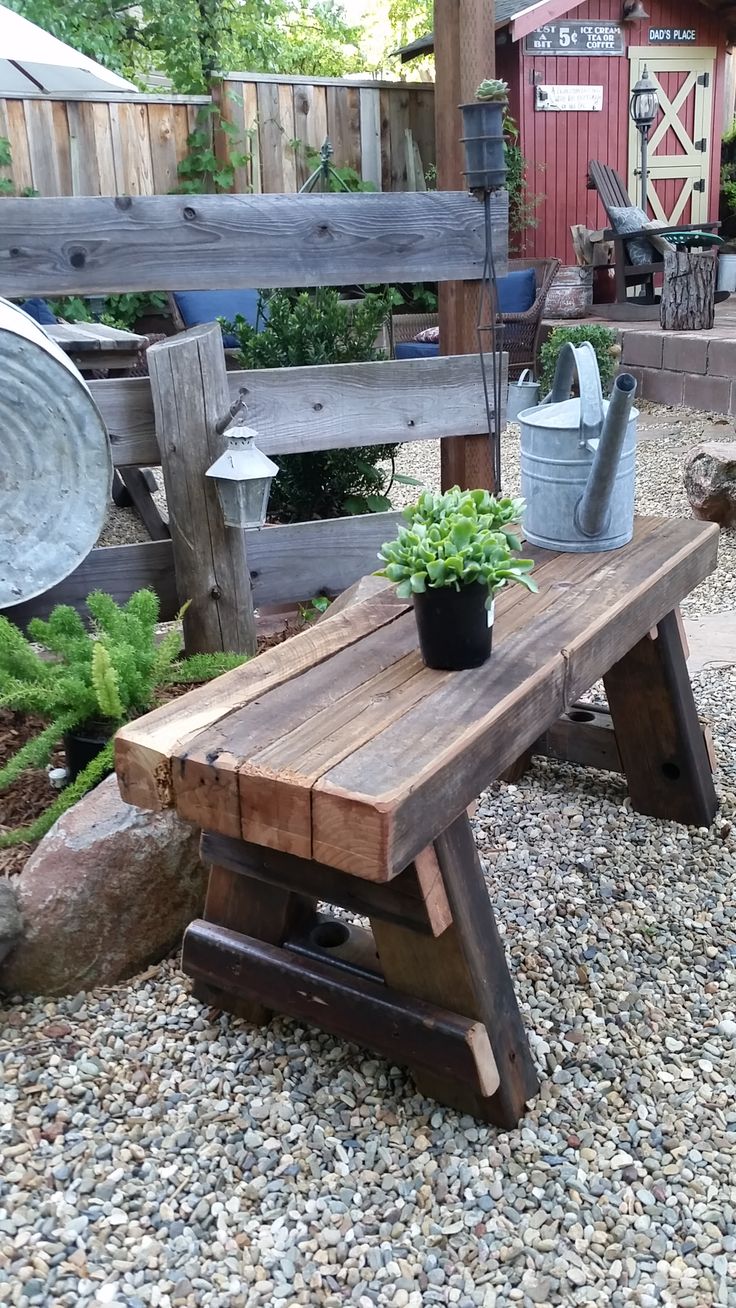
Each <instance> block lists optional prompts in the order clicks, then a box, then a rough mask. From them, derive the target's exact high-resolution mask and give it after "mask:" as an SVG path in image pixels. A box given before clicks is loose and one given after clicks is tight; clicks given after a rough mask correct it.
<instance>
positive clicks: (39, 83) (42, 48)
mask: <svg viewBox="0 0 736 1308" xmlns="http://www.w3.org/2000/svg"><path fill="white" fill-rule="evenodd" d="M136 90H137V87H135V86H134V85H133V83H132V82H128V81H126V79H125V78H124V77H118V75H117V73H110V72H108V70H107V69H106V68H103V66H102V64H98V63H95V61H94V59H88V58H87V56H86V55H83V54H79V52H78V51H77V50H73V49H72V47H71V46H70V45H65V44H64V42H63V41H58V40H57V39H56V37H55V36H51V35H50V33H49V32H45V31H44V30H43V28H42V27H37V26H36V24H35V23H31V22H29V21H28V19H27V18H23V16H22V15H21V14H16V13H15V12H14V10H12V9H6V8H5V6H4V5H0V95H11V94H12V95H18V94H21V95H23V94H25V95H29V94H33V93H34V92H36V93H37V94H40V93H42V92H45V93H46V94H47V95H54V94H65V95H74V94H78V93H79V92H83V93H84V92H94V91H129V92H130V91H136Z"/></svg>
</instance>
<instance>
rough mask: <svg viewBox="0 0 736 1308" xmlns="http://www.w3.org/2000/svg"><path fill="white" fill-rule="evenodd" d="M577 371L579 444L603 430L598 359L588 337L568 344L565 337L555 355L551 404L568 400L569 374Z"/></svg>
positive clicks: (590, 439)
mask: <svg viewBox="0 0 736 1308" xmlns="http://www.w3.org/2000/svg"><path fill="white" fill-rule="evenodd" d="M574 373H577V375H578V386H579V388H580V444H581V445H587V444H588V442H589V441H594V440H597V438H598V437H599V436H600V434H601V431H602V430H603V391H602V389H601V375H600V373H599V371H598V360H597V359H596V357H595V350H594V349H593V346H592V345H591V343H590V341H583V343H582V345H571V344H570V342H569V341H565V344H564V345H563V346H562V349H561V350H560V353H559V354H558V356H557V367H556V368H555V379H554V382H553V383H552V392H551V395H550V399H551V401H552V403H553V404H560V403H562V401H563V400H569V398H570V391H571V390H572V379H573V374H574Z"/></svg>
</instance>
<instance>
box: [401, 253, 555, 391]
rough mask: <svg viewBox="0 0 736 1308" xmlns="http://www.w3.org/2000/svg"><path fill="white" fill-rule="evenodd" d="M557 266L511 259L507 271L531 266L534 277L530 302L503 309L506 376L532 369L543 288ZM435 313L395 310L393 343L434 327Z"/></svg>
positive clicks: (552, 262) (551, 262) (544, 297)
mask: <svg viewBox="0 0 736 1308" xmlns="http://www.w3.org/2000/svg"><path fill="white" fill-rule="evenodd" d="M559 266H560V261H559V259H511V260H509V272H521V271H523V269H525V268H533V269H534V275H535V281H536V291H537V293H536V295H535V297H534V303H533V304H532V305H531V307H530V308H529V309H526V310H525V312H524V313H504V314H502V315H501V321H502V323H503V344H502V348H503V349H504V350H507V351H508V356H509V377H510V378H512V379H513V378H516V377H518V376H519V375H520V373H522V372H523V371H524V369H525V368H533V369H534V370H536V366H537V354H538V351H539V341H540V337H541V334H542V320H543V317H544V306H545V302H546V300H547V292H548V291H549V288H550V286H551V285H552V282H553V280H554V278H555V275H556V273H557V269H558V268H559ZM438 323H439V317H438V315H437V314H436V313H399V314H394V315H393V317H392V319H391V329H392V335H393V340H394V345H400V344H403V343H404V342H406V341H413V340H414V338H415V337H416V334H417V332H421V331H424V329H425V328H426V327H436V326H437V324H438Z"/></svg>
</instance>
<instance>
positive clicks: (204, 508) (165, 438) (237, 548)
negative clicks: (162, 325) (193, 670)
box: [147, 324, 256, 654]
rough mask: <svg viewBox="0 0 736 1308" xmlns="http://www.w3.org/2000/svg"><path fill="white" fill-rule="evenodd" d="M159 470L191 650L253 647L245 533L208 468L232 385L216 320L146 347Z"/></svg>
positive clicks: (249, 650)
mask: <svg viewBox="0 0 736 1308" xmlns="http://www.w3.org/2000/svg"><path fill="white" fill-rule="evenodd" d="M147 357H148V366H149V369H150V374H151V390H152V394H153V403H154V411H155V414H156V431H157V434H158V445H159V449H160V450H161V470H162V472H163V476H164V486H165V488H166V504H167V508H168V511H169V530H170V532H171V543H172V548H173V553H174V564H175V571H176V583H177V590H178V592H179V597H180V599H181V602H182V604H184V603H185V602H186V603H187V604H188V607H187V609H186V612H185V613H184V624H183V625H184V645H185V649H186V651H187V653H188V654H194V653H211V652H213V651H215V650H234V651H238V652H242V653H245V654H254V653H255V648H256V623H255V613H254V608H253V592H252V589H251V583H250V575H249V572H248V562H247V554H246V542H245V536H246V533H245V532H242V531H238V530H237V528H235V527H227V526H225V523H224V520H223V516H222V510H221V508H220V504H219V501H218V498H217V492H216V489H215V485H214V482H213V481H212V479H211V478H209V477H207V476H206V475H205V474H206V472H207V469H208V468H209V467H210V465H211V464H212V463H214V461H215V459H216V458H218V456H219V455H220V454H222V452H223V451H224V449H225V445H226V440H225V437H224V436H223V435H222V434H220V433H219V432H218V431H217V425H218V423H219V422H220V421H221V419H222V418H223V417H224V416H226V415H227V412H228V408H229V392H228V387H227V378H226V373H225V358H224V355H223V352H222V338H221V333H220V329H219V327H218V326H217V324H212V325H210V326H207V327H192V328H191V329H190V330H189V331H188V332H182V333H181V334H180V335H178V336H174V337H170V338H169V339H168V340H166V341H162V342H161V343H160V344H159V345H153V346H151V348H150V349H149V351H148V356H147Z"/></svg>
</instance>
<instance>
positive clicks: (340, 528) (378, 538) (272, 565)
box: [6, 513, 401, 627]
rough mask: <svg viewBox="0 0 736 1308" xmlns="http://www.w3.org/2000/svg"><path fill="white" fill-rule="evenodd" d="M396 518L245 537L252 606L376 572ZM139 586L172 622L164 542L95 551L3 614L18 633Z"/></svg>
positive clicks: (308, 525) (175, 601) (293, 599)
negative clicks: (98, 594) (96, 596)
mask: <svg viewBox="0 0 736 1308" xmlns="http://www.w3.org/2000/svg"><path fill="white" fill-rule="evenodd" d="M400 520H401V514H400V513H369V514H365V515H361V516H359V517H355V518H331V519H324V520H322V521H320V522H298V523H293V524H289V525H288V526H283V527H265V528H264V529H263V530H262V531H249V532H246V546H247V554H248V565H249V568H250V572H251V577H252V580H253V597H254V600H255V602H256V604H261V605H263V604H289V603H297V602H299V601H301V600H307V599H311V597H312V596H313V595H319V594H320V593H321V592H322V591H325V592H326V593H327V594H330V595H337V594H339V593H340V591H342V590H346V589H347V587H348V586H350V585H352V583H353V582H354V581H357V580H358V578H359V577H362V576H364V575H365V574H366V573H368V572H372V571H373V570H374V568H375V567H376V566H377V559H376V555H377V553H378V549H379V547H380V545H381V544H382V543H383V541H385V540H387V539H388V538H389V537H390V536H391V535H392V534H393V532H394V530H395V528H396V524H397V523H398V522H399V521H400ZM141 586H150V587H152V589H153V590H155V591H156V593H157V595H158V596H159V599H160V602H161V621H162V622H170V621H171V619H172V618H174V617H175V616H176V614H177V612H178V610H179V598H178V594H177V589H176V578H175V576H174V554H173V547H172V544H171V541H170V540H160V541H145V542H143V543H142V544H138V545H111V546H109V547H107V548H106V549H94V550H92V553H91V554H88V555H87V558H86V559H85V560H84V562H83V563H81V564H80V565H79V567H78V568H77V569H76V571H75V572H73V573H72V574H71V576H70V577H67V578H66V580H65V581H62V582H60V583H59V585H58V586H54V587H52V589H51V590H48V591H46V593H45V594H44V595H39V596H37V597H36V599H32V600H28V602H27V603H26V604H17V605H15V607H14V608H12V609H7V610H6V612H7V615H8V617H10V618H12V620H13V622H15V623H16V624H17V625H18V626H21V627H24V626H25V625H26V624H27V623H28V622H29V621H30V619H31V618H34V617H48V615H49V613H50V612H51V609H52V608H53V607H54V605H55V604H71V605H72V606H73V607H74V608H76V609H78V610H80V611H83V610H84V601H85V599H86V598H87V596H88V595H89V593H90V592H91V591H93V590H104V591H106V592H107V593H108V594H109V595H112V596H113V598H114V599H115V600H117V601H118V603H119V604H120V603H124V602H125V601H126V600H127V599H129V598H130V596H131V595H132V594H133V592H134V591H136V590H138V589H139V588H140V587H141Z"/></svg>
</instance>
